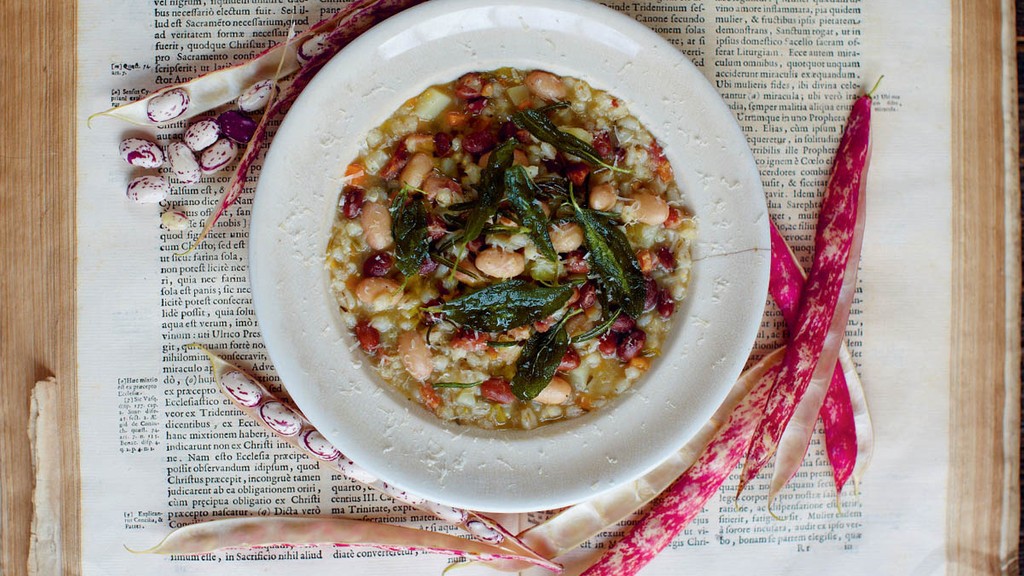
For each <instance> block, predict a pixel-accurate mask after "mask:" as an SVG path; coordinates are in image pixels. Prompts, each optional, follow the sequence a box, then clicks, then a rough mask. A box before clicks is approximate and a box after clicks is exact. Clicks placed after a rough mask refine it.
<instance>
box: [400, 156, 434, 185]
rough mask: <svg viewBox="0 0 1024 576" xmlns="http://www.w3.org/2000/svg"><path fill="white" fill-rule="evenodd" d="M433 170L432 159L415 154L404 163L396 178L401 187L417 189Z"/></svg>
mask: <svg viewBox="0 0 1024 576" xmlns="http://www.w3.org/2000/svg"><path fill="white" fill-rule="evenodd" d="M433 170H434V160H433V158H431V157H430V156H429V155H427V154H424V153H423V152H417V153H416V154H414V155H413V157H412V158H410V159H409V162H408V163H406V165H405V168H403V169H402V173H401V175H399V177H398V180H399V182H401V183H402V185H403V186H412V187H413V188H419V187H420V186H422V185H423V180H425V179H426V178H427V176H429V175H430V173H431V172H432V171H433Z"/></svg>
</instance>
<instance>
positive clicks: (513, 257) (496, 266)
mask: <svg viewBox="0 0 1024 576" xmlns="http://www.w3.org/2000/svg"><path fill="white" fill-rule="evenodd" d="M476 267H477V269H478V270H480V271H481V272H483V273H484V274H486V275H488V276H490V277H492V278H513V277H515V276H518V275H520V274H522V273H523V270H525V269H526V259H525V258H523V255H522V254H520V253H519V252H507V251H505V250H502V249H501V248H488V249H486V250H481V251H480V253H479V254H477V255H476Z"/></svg>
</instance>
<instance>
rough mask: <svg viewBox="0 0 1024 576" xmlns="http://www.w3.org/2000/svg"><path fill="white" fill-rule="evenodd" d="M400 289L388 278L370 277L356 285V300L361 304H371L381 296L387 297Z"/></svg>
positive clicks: (396, 283)
mask: <svg viewBox="0 0 1024 576" xmlns="http://www.w3.org/2000/svg"><path fill="white" fill-rule="evenodd" d="M399 288H401V286H399V284H398V282H395V281H394V280H392V279H390V278H378V277H376V276H371V277H369V278H363V279H362V280H360V281H359V283H358V284H356V290H355V292H356V298H359V301H360V302H362V303H363V304H373V303H374V302H375V301H376V300H377V299H378V298H380V297H381V296H387V295H389V294H394V293H395V292H398V289H399Z"/></svg>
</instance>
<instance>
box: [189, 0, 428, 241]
mask: <svg viewBox="0 0 1024 576" xmlns="http://www.w3.org/2000/svg"><path fill="white" fill-rule="evenodd" d="M423 1H424V0H362V1H361V2H357V3H354V4H351V5H349V7H348V8H346V9H344V10H342V12H339V13H338V14H337V15H335V16H334V17H333V18H332V19H331V22H332V23H333V24H332V28H333V29H332V30H326V29H325V30H324V31H323V33H324V34H325V35H324V36H322V37H320V38H318V39H317V40H316V42H315V44H317V46H320V47H321V48H318V49H317V51H316V52H315V53H313V54H311V56H310V58H309V60H308V61H306V62H305V63H304V64H303V65H302V68H301V69H300V70H299V71H298V73H297V74H295V77H294V78H293V79H292V82H291V85H289V87H288V89H287V91H286V92H284V93H283V94H280V95H279V94H278V90H277V87H276V82H277V78H278V76H277V75H270V76H268V77H269V78H272V79H273V82H274V87H273V89H272V91H271V94H270V96H269V98H268V103H267V104H266V106H267V110H266V112H264V113H263V117H262V118H261V119H260V121H259V123H258V124H257V125H256V129H255V131H254V132H253V135H252V138H251V139H250V140H249V143H248V145H247V146H246V148H245V151H244V152H242V158H241V160H239V161H238V166H237V167H236V168H235V174H234V176H233V177H232V178H231V183H230V184H228V186H227V188H225V189H224V194H223V195H222V196H221V199H220V202H219V203H218V205H217V207H216V208H214V210H213V212H211V213H210V216H209V218H207V220H206V224H205V225H204V226H203V229H202V231H200V233H199V236H198V237H197V238H196V239H195V241H194V242H192V245H191V246H189V248H188V249H187V250H185V252H184V253H183V254H188V253H189V252H191V251H192V250H194V249H195V248H196V246H198V245H199V244H200V243H202V241H203V239H204V238H206V235H207V234H208V233H209V232H210V230H212V229H213V226H214V225H215V224H216V223H217V220H219V219H220V217H221V215H222V214H224V212H225V211H226V210H227V209H228V208H230V207H231V206H232V205H233V204H234V203H235V202H236V201H237V200H238V198H239V197H240V196H241V195H242V192H243V191H245V182H246V178H247V177H248V174H249V168H251V167H252V165H253V164H254V163H255V162H256V160H257V159H259V155H260V151H261V150H262V149H263V142H264V141H265V140H266V138H267V127H268V120H270V119H271V118H274V117H276V116H277V115H279V114H284V113H285V112H287V110H288V108H289V107H290V106H291V105H292V102H294V101H295V99H296V98H297V97H298V96H299V94H300V93H301V92H302V90H303V89H305V87H306V85H307V84H309V81H310V80H312V79H313V77H314V76H315V75H316V73H317V72H318V71H319V70H320V68H322V67H323V65H324V64H326V63H327V61H328V60H330V59H331V58H332V57H333V56H334V55H335V54H337V53H338V52H339V51H340V50H341V49H342V48H344V47H345V46H347V45H348V44H349V43H350V42H352V41H353V40H355V39H356V38H358V37H359V35H361V34H362V33H363V32H365V31H367V30H369V29H370V28H372V27H373V26H374V25H375V24H377V23H378V22H380V21H382V20H384V19H386V18H388V17H390V16H393V15H394V14H397V13H398V12H401V11H402V10H405V9H406V8H409V7H412V6H415V5H416V4H420V3H422V2H423ZM311 38H312V36H310V35H308V33H307V35H302V36H300V37H299V38H298V39H296V41H295V42H296V43H297V42H299V41H302V42H307V41H309V40H310V39H311ZM281 70H282V73H283V72H284V70H285V68H284V67H283V66H282V68H281ZM278 96H280V97H278ZM183 254H179V255H183Z"/></svg>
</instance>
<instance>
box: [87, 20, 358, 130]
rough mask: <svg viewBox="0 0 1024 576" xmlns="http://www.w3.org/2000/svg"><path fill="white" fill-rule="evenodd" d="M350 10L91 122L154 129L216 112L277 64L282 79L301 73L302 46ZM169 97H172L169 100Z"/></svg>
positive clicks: (271, 72)
mask: <svg viewBox="0 0 1024 576" xmlns="http://www.w3.org/2000/svg"><path fill="white" fill-rule="evenodd" d="M351 10H352V9H351V8H346V9H344V10H341V11H340V12H338V13H337V14H334V15H333V16H331V17H330V18H327V19H324V20H322V21H320V22H318V23H316V24H314V25H313V26H312V27H311V28H310V29H309V30H306V31H305V32H303V33H302V34H299V35H298V36H296V37H295V39H294V41H292V42H285V43H281V44H276V45H274V46H272V47H270V48H268V49H266V50H264V51H263V52H261V53H260V54H258V55H257V56H256V57H255V58H253V59H252V60H249V61H247V62H243V63H241V64H238V65H237V66H229V67H227V68H221V69H220V70H214V71H213V72H210V73H208V74H203V75H202V76H197V77H196V78H193V79H192V80H189V81H188V82H184V83H181V84H175V85H172V86H167V87H164V88H162V89H160V90H158V91H154V92H153V93H152V94H149V95H148V96H145V97H143V98H140V99H138V100H135V101H134V102H129V103H128V104H124V105H122V106H118V107H115V108H111V109H109V110H106V111H103V112H98V113H96V114H93V115H92V116H90V118H89V119H90V120H92V118H94V117H96V116H112V117H114V118H118V119H120V120H123V121H125V122H130V123H132V124H138V125H141V126H154V125H161V124H165V123H167V122H173V121H177V120H185V119H188V118H192V117H194V116H196V115H198V114H202V113H203V112H207V111H209V110H213V109H214V108H217V107H218V106H222V105H224V104H227V103H228V102H231V101H232V100H234V99H236V98H238V97H239V96H240V95H242V94H243V93H245V91H246V90H247V89H248V88H249V87H251V86H253V85H254V84H256V83H258V82H260V81H262V80H266V79H268V78H272V77H274V76H275V75H276V72H277V70H278V63H282V65H281V69H280V75H281V76H287V75H289V74H292V73H293V72H295V71H296V70H298V69H299V68H300V66H301V64H300V63H299V60H298V57H297V55H296V52H297V51H298V48H299V46H301V45H302V44H303V43H304V42H306V41H307V40H308V39H310V38H312V37H313V36H316V35H318V34H323V33H325V32H330V31H332V30H334V29H335V27H337V26H339V25H343V24H342V23H343V22H344V21H345V19H346V18H347V17H348V16H349V14H350V12H351ZM168 94H170V95H171V97H168V96H167V95H168ZM154 100H156V101H157V104H156V105H155V106H153V105H152V102H153V101H154ZM153 108H155V110H154V109H153ZM179 109H180V110H179Z"/></svg>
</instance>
